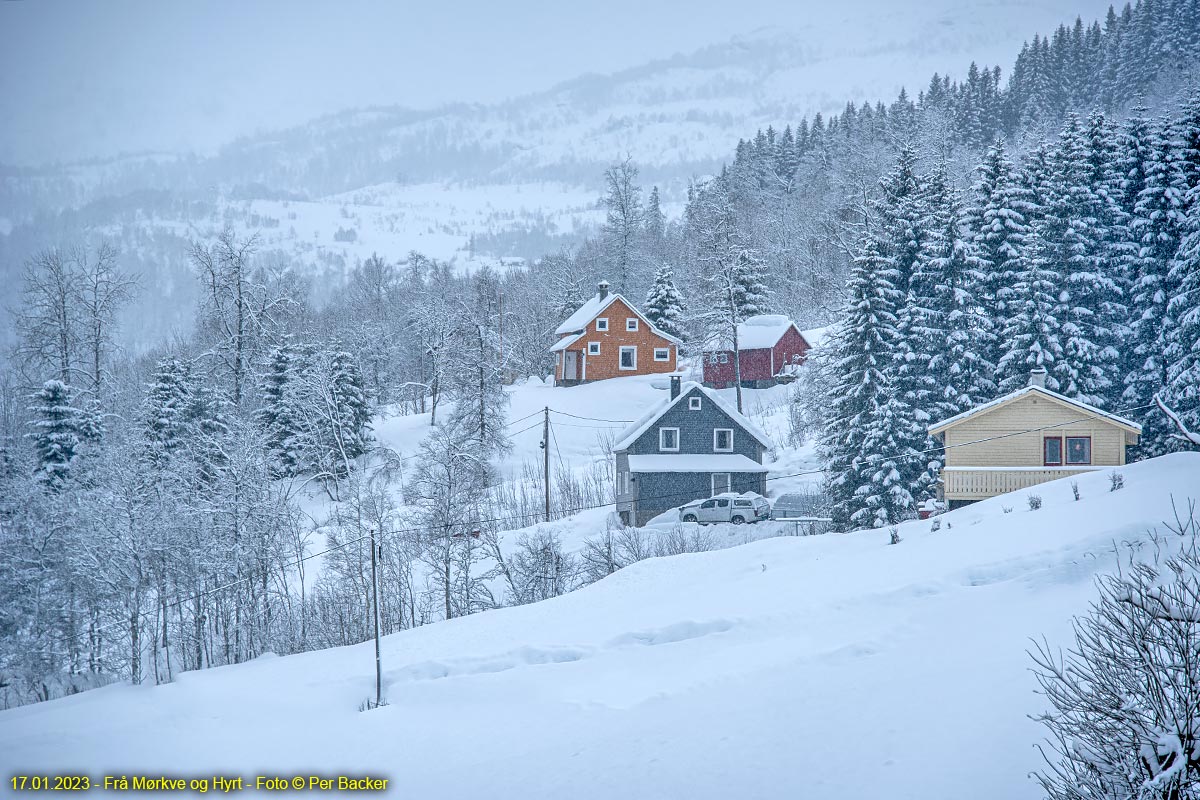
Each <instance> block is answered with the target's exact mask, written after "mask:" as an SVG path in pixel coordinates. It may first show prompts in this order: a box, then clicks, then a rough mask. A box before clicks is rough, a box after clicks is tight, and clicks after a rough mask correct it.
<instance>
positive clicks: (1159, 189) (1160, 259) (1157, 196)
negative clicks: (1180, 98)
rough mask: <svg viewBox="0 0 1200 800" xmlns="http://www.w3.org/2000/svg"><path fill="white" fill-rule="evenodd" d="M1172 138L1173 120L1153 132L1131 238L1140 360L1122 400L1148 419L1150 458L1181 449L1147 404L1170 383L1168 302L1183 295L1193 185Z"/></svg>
mask: <svg viewBox="0 0 1200 800" xmlns="http://www.w3.org/2000/svg"><path fill="white" fill-rule="evenodd" d="M1172 139H1173V125H1172V123H1171V121H1170V120H1169V119H1164V120H1162V121H1160V123H1159V124H1158V126H1157V127H1155V128H1154V129H1153V130H1152V131H1151V132H1150V141H1149V143H1148V145H1147V151H1148V159H1149V160H1148V161H1147V162H1146V165H1145V167H1144V170H1145V182H1144V186H1143V188H1142V189H1141V190H1140V191H1139V192H1138V194H1137V197H1136V200H1135V202H1134V212H1133V217H1132V219H1131V220H1130V230H1131V238H1132V239H1133V242H1134V243H1135V245H1136V246H1137V248H1138V249H1137V254H1136V257H1135V261H1134V266H1133V277H1132V284H1133V285H1132V288H1131V295H1132V299H1131V305H1132V309H1131V312H1132V313H1131V321H1130V329H1131V335H1132V341H1131V342H1130V343H1129V344H1128V345H1127V347H1128V348H1129V349H1130V350H1131V351H1132V353H1133V356H1134V358H1133V360H1132V363H1131V364H1130V366H1129V371H1128V373H1127V374H1126V375H1125V392H1124V394H1123V395H1122V403H1123V405H1124V406H1126V407H1137V408H1140V409H1141V410H1139V411H1138V412H1136V413H1137V415H1138V418H1139V419H1140V420H1141V421H1142V436H1141V439H1140V443H1139V446H1138V451H1139V454H1141V455H1143V456H1147V457H1150V456H1156V455H1162V454H1163V453H1168V452H1171V451H1173V450H1176V449H1178V445H1177V443H1176V440H1175V439H1174V438H1172V436H1171V428H1170V426H1169V425H1168V424H1167V423H1166V422H1165V420H1164V419H1163V417H1162V416H1161V415H1160V414H1157V413H1155V412H1154V410H1153V409H1148V408H1146V407H1147V406H1149V405H1151V404H1152V402H1153V398H1154V395H1155V394H1156V393H1158V392H1160V391H1162V390H1163V387H1165V386H1166V382H1167V366H1168V365H1167V356H1166V349H1167V340H1168V335H1169V332H1170V330H1171V329H1172V328H1173V327H1174V321H1173V319H1172V317H1171V316H1170V315H1169V314H1168V307H1167V306H1168V302H1169V301H1170V299H1171V298H1172V297H1174V296H1175V295H1176V293H1177V287H1176V286H1175V283H1174V280H1173V278H1172V276H1171V274H1170V272H1171V263H1172V260H1173V259H1174V258H1175V255H1176V253H1177V252H1178V251H1179V245H1180V241H1181V239H1182V235H1183V227H1184V224H1185V217H1184V216H1183V210H1182V208H1181V207H1180V203H1179V200H1180V198H1182V197H1184V196H1186V194H1187V188H1186V185H1185V182H1184V177H1183V172H1182V170H1181V169H1180V168H1179V161H1178V159H1177V157H1176V150H1175V148H1174V145H1173V142H1172Z"/></svg>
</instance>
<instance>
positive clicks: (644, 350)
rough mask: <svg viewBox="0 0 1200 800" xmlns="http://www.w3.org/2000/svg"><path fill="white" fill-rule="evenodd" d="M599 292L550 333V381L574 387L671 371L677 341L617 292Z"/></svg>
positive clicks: (603, 289)
mask: <svg viewBox="0 0 1200 800" xmlns="http://www.w3.org/2000/svg"><path fill="white" fill-rule="evenodd" d="M599 288H600V292H599V294H597V295H596V296H595V297H593V298H592V299H591V300H588V301H587V302H586V303H584V304H583V305H582V306H581V307H580V308H579V310H578V311H576V312H575V313H574V314H572V315H571V316H570V317H568V318H567V320H566V321H565V322H564V323H563V324H562V325H559V326H558V328H557V329H556V330H555V331H554V332H555V333H556V334H558V336H559V340H558V341H557V342H556V343H555V344H554V346H553V347H551V348H550V352H552V353H554V383H555V384H556V385H558V386H574V385H576V384H579V383H584V382H587V381H602V380H605V379H607V378H620V377H622V376H625V375H653V374H656V373H661V372H674V371H675V366H676V364H677V363H678V361H679V345H680V341H679V339H676V338H675V337H674V336H671V335H670V334H667V333H664V332H663V331H660V330H659V329H658V328H656V327H654V325H653V324H652V323H651V322H650V320H648V319H646V317H645V316H643V315H642V313H641V312H640V311H638V310H637V309H636V308H634V307H633V305H632V304H631V303H630V302H629V301H627V300H626V299H625V298H624V297H622V296H621V295H619V294H613V293H611V292H609V291H608V283H606V282H602V283H601V284H600V287H599Z"/></svg>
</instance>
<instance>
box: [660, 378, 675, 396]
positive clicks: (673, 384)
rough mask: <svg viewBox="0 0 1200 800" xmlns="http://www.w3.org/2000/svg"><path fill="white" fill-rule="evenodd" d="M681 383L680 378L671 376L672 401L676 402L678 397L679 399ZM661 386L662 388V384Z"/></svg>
mask: <svg viewBox="0 0 1200 800" xmlns="http://www.w3.org/2000/svg"><path fill="white" fill-rule="evenodd" d="M679 382H680V377H679V376H678V375H672V376H671V399H672V400H674V399H675V398H676V397H679ZM659 385H660V386H661V384H659Z"/></svg>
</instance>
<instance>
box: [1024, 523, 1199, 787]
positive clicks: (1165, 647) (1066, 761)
mask: <svg viewBox="0 0 1200 800" xmlns="http://www.w3.org/2000/svg"><path fill="white" fill-rule="evenodd" d="M1189 510H1190V511H1193V512H1194V509H1192V508H1189ZM1155 545H1156V547H1155V553H1154V558H1153V559H1152V560H1139V557H1138V555H1137V554H1136V553H1131V555H1130V559H1129V564H1128V565H1127V566H1125V567H1123V568H1122V570H1121V571H1120V573H1118V574H1116V575H1106V576H1104V577H1101V578H1099V579H1098V581H1097V583H1098V586H1099V590H1100V597H1099V599H1098V600H1097V601H1096V602H1095V603H1093V604H1092V608H1091V610H1090V611H1089V612H1088V613H1087V614H1086V615H1085V616H1083V617H1080V618H1077V619H1076V620H1075V626H1074V627H1075V643H1074V645H1073V646H1072V647H1071V648H1070V649H1069V651H1068V653H1067V654H1066V655H1065V656H1064V655H1062V652H1061V650H1059V649H1058V648H1053V647H1051V645H1050V644H1049V643H1048V642H1043V643H1041V644H1039V645H1038V646H1037V647H1036V648H1035V650H1034V651H1033V652H1032V653H1031V656H1032V658H1033V661H1034V674H1035V675H1036V677H1037V680H1038V683H1039V684H1041V687H1042V693H1043V694H1044V695H1045V697H1046V699H1047V700H1048V702H1049V704H1050V709H1049V710H1048V711H1046V712H1045V713H1043V714H1040V715H1038V717H1036V719H1037V720H1038V721H1040V722H1041V723H1042V724H1044V725H1045V726H1046V728H1047V729H1048V733H1049V736H1048V742H1047V744H1048V747H1047V748H1046V749H1044V750H1043V753H1042V754H1043V756H1044V757H1045V759H1046V767H1045V768H1043V769H1042V770H1041V771H1040V772H1038V773H1037V774H1036V777H1037V779H1038V781H1039V782H1040V783H1041V785H1042V789H1043V790H1044V791H1045V792H1046V795H1047V796H1048V797H1049V798H1051V800H1082V798H1096V799H1097V800H1100V799H1103V800H1109V798H1111V799H1112V800H1116V798H1137V799H1138V800H1151V799H1152V798H1154V799H1155V800H1190V799H1194V798H1197V797H1200V720H1198V719H1197V715H1196V709H1197V708H1200V525H1198V521H1197V520H1196V519H1195V517H1189V518H1187V519H1183V520H1177V522H1176V523H1173V524H1172V526H1171V532H1170V533H1168V534H1166V535H1165V536H1160V537H1158V538H1157V539H1156V541H1155Z"/></svg>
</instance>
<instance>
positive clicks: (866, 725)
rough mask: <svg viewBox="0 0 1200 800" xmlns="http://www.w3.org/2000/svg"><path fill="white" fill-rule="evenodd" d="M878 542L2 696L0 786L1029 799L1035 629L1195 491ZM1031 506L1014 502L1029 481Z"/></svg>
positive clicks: (692, 558)
mask: <svg viewBox="0 0 1200 800" xmlns="http://www.w3.org/2000/svg"><path fill="white" fill-rule="evenodd" d="M1120 472H1121V473H1122V474H1123V475H1124V478H1125V488H1124V489H1121V490H1120V491H1116V492H1111V491H1110V490H1109V478H1108V472H1107V471H1098V472H1095V473H1091V474H1087V475H1083V476H1080V477H1078V478H1076V479H1075V480H1077V481H1078V484H1079V489H1080V493H1081V495H1082V499H1081V500H1079V501H1075V500H1074V499H1073V497H1072V492H1071V488H1070V479H1066V480H1062V481H1057V482H1054V483H1050V484H1045V485H1043V486H1039V487H1036V488H1035V489H1033V490H1027V491H1023V492H1020V493H1016V494H1013V495H1007V496H1004V497H998V498H994V499H992V500H988V501H985V502H983V503H979V504H977V505H974V506H971V507H969V508H965V509H960V510H958V511H954V512H951V513H949V514H946V515H944V516H942V517H941V518H940V521H941V525H940V529H939V530H937V531H932V530H931V528H932V527H933V526H932V525H931V523H930V522H928V521H926V522H913V523H909V524H906V525H903V526H900V530H899V533H900V536H901V538H902V541H901V542H900V543H899V544H898V545H894V546H891V545H888V544H887V542H888V532H887V531H886V530H884V531H868V532H860V533H856V534H848V535H828V536H819V537H801V538H780V539H771V540H767V541H760V542H755V543H752V544H748V545H745V546H742V547H737V548H734V549H730V550H721V551H715V552H709V553H700V554H693V555H687V556H678V557H673V558H665V559H653V560H650V561H645V562H640V563H638V564H636V565H634V566H632V567H629V568H627V569H625V570H623V571H621V572H618V573H616V574H615V575H612V576H611V577H609V578H608V579H606V580H604V581H601V582H600V583H597V584H594V585H592V586H590V587H588V588H586V589H583V590H581V591H578V592H576V593H573V594H570V595H566V596H564V597H560V598H557V599H554V600H551V601H547V602H543V603H538V604H535V605H530V606H523V607H518V608H509V609H503V610H499V611H493V612H489V613H484V614H479V615H476V616H473V617H469V618H465V619H458V620H453V621H451V622H448V623H441V624H436V625H430V626H427V627H424V628H420V629H417V630H413V631H408V632H405V633H402V634H397V635H394V636H390V637H387V638H386V639H385V640H384V643H383V664H384V669H385V674H384V681H385V694H386V698H387V700H388V702H389V703H390V705H388V706H386V707H384V708H380V709H375V710H372V711H368V712H359V711H358V708H359V705H360V703H361V702H362V701H363V700H364V699H366V698H367V697H368V696H370V695H371V694H372V693H373V689H374V653H373V646H372V644H371V643H365V644H362V645H358V646H354V647H348V648H341V649H337V650H328V651H322V652H316V653H308V654H304V655H299V656H291V657H287V658H271V657H266V658H262V659H259V660H257V661H255V662H252V663H248V664H243V665H238V666H233V667H225V668H220V669H213V670H208V671H205V672H199V673H187V674H184V675H182V676H181V677H180V678H179V680H178V681H177V682H176V683H174V684H171V685H167V686H161V687H148V686H142V687H132V686H111V687H107V688H104V689H100V690H96V691H92V692H87V693H84V694H81V695H76V696H74V697H69V698H65V699H62V700H57V701H54V702H50V703H43V704H40V705H35V706H27V707H23V708H18V709H15V710H12V711H7V712H0V754H3V755H2V756H0V761H2V762H3V763H4V765H5V767H7V769H6V770H4V771H5V773H6V774H11V773H13V772H20V773H26V774H55V773H56V772H60V773H61V772H67V773H70V774H80V773H81V772H83V773H86V774H89V775H91V776H92V778H93V780H97V779H102V777H103V775H104V774H133V773H135V772H139V773H143V774H145V773H149V774H154V775H161V774H168V775H170V774H188V775H197V774H200V775H203V774H223V775H229V774H238V775H243V776H246V777H248V778H250V780H251V781H252V780H253V776H256V775H277V776H278V775H293V774H301V775H308V774H313V773H322V774H331V773H332V774H337V773H352V774H359V775H362V774H369V775H372V776H376V777H380V776H382V777H388V778H390V780H391V782H390V783H389V793H388V794H387V795H386V796H395V797H444V798H473V797H480V796H486V797H492V798H518V797H538V796H570V797H575V798H609V797H627V798H714V799H715V798H728V797H741V798H767V797H785V796H790V797H804V798H875V797H888V798H942V797H944V798H954V797H964V796H970V797H972V798H976V800H984V799H985V798H997V800H999V799H1000V798H1003V799H1004V800H1012V799H1013V798H1024V797H1028V798H1033V797H1038V796H1039V794H1038V791H1037V788H1036V786H1035V784H1034V783H1033V781H1032V780H1030V779H1029V778H1028V773H1029V771H1030V770H1031V769H1034V768H1036V767H1037V766H1038V764H1039V755H1038V753H1037V751H1036V750H1035V749H1034V747H1033V745H1034V743H1035V742H1037V741H1039V740H1040V738H1041V730H1040V728H1039V726H1038V725H1037V724H1035V723H1033V722H1032V721H1030V720H1029V719H1028V717H1027V715H1028V714H1031V713H1035V712H1036V711H1038V710H1039V709H1041V708H1042V702H1041V698H1040V697H1039V696H1038V695H1036V694H1035V693H1034V691H1033V690H1034V687H1035V684H1034V681H1033V678H1032V676H1031V675H1030V673H1029V672H1028V666H1029V661H1028V658H1027V656H1026V654H1025V650H1026V648H1027V647H1028V646H1029V639H1030V637H1040V636H1042V635H1045V636H1047V637H1048V638H1049V640H1050V641H1051V642H1052V643H1056V642H1057V643H1063V644H1066V643H1067V642H1068V638H1067V637H1068V635H1069V631H1070V618H1071V616H1072V615H1073V614H1076V613H1079V612H1082V611H1083V610H1084V609H1085V608H1086V606H1087V603H1088V602H1089V600H1090V599H1092V597H1093V595H1094V590H1093V586H1092V580H1091V579H1092V577H1093V576H1094V575H1095V574H1096V573H1097V571H1100V570H1106V569H1109V568H1111V566H1112V564H1113V562H1114V552H1113V548H1114V543H1116V542H1121V541H1128V540H1137V539H1139V538H1143V537H1145V536H1146V535H1147V533H1148V531H1149V530H1150V529H1151V528H1152V527H1154V526H1159V527H1160V529H1161V526H1162V522H1163V521H1164V520H1168V519H1170V518H1171V517H1172V508H1171V504H1172V499H1174V500H1175V501H1176V502H1179V503H1182V502H1185V501H1186V498H1187V497H1189V496H1192V497H1200V454H1177V455H1173V456H1167V457H1164V458H1160V459H1155V460H1152V461H1148V462H1143V463H1140V464H1135V465H1131V466H1128V467H1122V468H1120ZM1030 493H1035V494H1038V495H1040V496H1041V497H1042V498H1043V500H1044V504H1043V506H1042V508H1040V509H1038V510H1030V508H1029V504H1028V503H1027V501H1026V497H1027V495H1028V494H1030Z"/></svg>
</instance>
